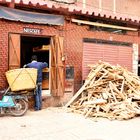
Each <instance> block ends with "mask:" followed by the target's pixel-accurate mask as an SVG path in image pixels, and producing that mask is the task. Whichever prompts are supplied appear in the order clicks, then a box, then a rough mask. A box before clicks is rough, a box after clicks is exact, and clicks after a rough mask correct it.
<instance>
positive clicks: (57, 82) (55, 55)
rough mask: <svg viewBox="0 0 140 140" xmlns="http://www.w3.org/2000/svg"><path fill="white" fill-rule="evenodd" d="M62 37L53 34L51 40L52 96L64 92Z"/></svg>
mask: <svg viewBox="0 0 140 140" xmlns="http://www.w3.org/2000/svg"><path fill="white" fill-rule="evenodd" d="M62 57H63V38H62V37H58V36H55V37H53V38H52V40H51V93H52V95H53V96H63V94H64V62H63V61H62Z"/></svg>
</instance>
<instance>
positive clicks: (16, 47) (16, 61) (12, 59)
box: [9, 34, 20, 69]
mask: <svg viewBox="0 0 140 140" xmlns="http://www.w3.org/2000/svg"><path fill="white" fill-rule="evenodd" d="M19 67H20V35H19V34H10V35H9V69H15V68H19Z"/></svg>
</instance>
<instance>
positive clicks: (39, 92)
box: [34, 84, 42, 110]
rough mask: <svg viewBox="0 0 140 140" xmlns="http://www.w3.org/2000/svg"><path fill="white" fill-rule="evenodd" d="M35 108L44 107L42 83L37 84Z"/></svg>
mask: <svg viewBox="0 0 140 140" xmlns="http://www.w3.org/2000/svg"><path fill="white" fill-rule="evenodd" d="M34 108H35V110H41V108H42V85H41V84H37V88H36V94H35V107H34Z"/></svg>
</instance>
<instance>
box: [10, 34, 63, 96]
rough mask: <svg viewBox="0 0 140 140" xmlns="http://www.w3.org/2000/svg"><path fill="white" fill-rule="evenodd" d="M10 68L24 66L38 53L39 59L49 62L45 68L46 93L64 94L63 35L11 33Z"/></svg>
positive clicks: (44, 83)
mask: <svg viewBox="0 0 140 140" xmlns="http://www.w3.org/2000/svg"><path fill="white" fill-rule="evenodd" d="M8 54H9V56H8V69H9V70H10V69H15V68H22V67H23V66H24V65H25V64H27V63H30V62H31V56H32V55H33V54H35V55H37V57H38V61H42V62H47V63H48V68H47V69H44V70H43V82H42V84H43V85H42V86H43V92H42V93H44V95H46V94H48V95H52V96H63V94H64V66H65V65H64V64H65V59H64V48H63V37H60V36H51V37H50V36H35V35H34V36H33V35H23V34H17V33H9V49H8Z"/></svg>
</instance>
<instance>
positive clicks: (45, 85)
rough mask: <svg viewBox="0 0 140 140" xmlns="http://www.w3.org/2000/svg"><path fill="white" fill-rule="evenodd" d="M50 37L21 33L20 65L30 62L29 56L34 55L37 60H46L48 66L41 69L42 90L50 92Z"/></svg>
mask: <svg viewBox="0 0 140 140" xmlns="http://www.w3.org/2000/svg"><path fill="white" fill-rule="evenodd" d="M50 40H51V39H50V37H38V36H24V35H21V39H20V44H21V49H20V67H23V66H24V65H25V64H28V63H30V62H31V56H32V55H36V56H37V58H38V61H39V62H47V64H48V67H47V68H45V69H43V72H42V75H43V81H42V90H43V93H44V90H45V93H47V94H50V72H49V66H50V63H51V61H50Z"/></svg>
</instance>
